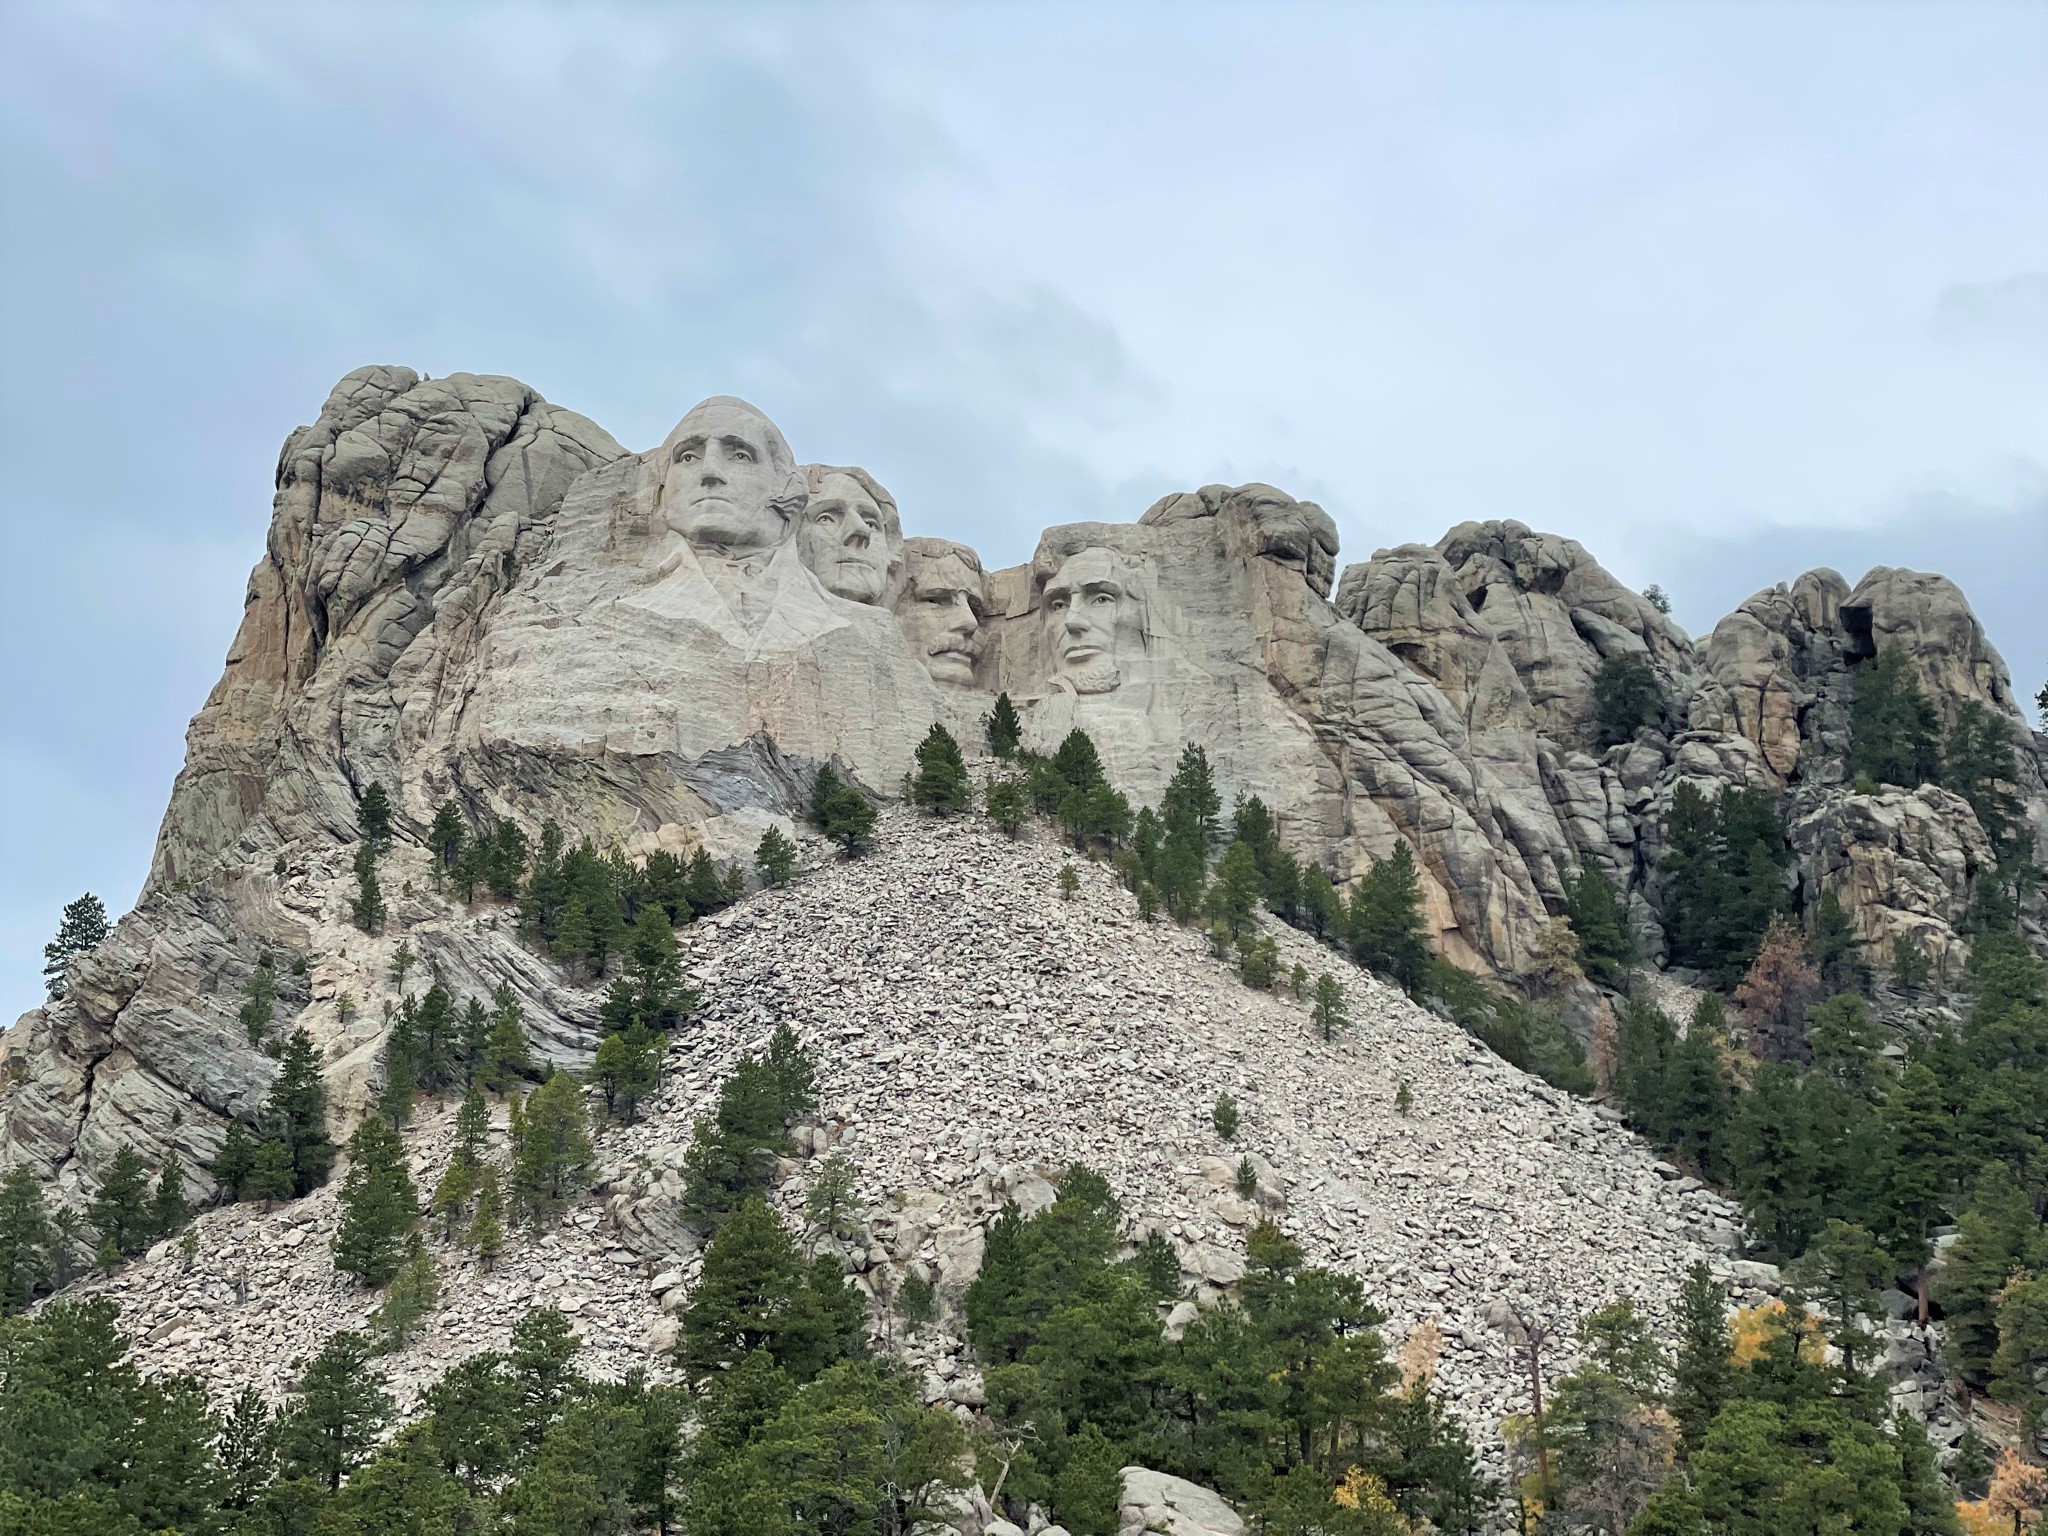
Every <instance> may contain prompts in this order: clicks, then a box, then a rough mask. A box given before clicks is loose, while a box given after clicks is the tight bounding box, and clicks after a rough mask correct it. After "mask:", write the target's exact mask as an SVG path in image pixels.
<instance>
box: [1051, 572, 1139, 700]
mask: <svg viewBox="0 0 2048 1536" xmlns="http://www.w3.org/2000/svg"><path fill="white" fill-rule="evenodd" d="M1039 611H1040V614H1041V616H1042V620H1043V623H1044V625H1045V635H1046V643H1047V648H1048V649H1049V650H1050V652H1051V654H1052V675H1053V681H1054V682H1055V683H1063V684H1065V685H1066V686H1067V687H1069V688H1071V689H1072V690H1073V691H1074V692H1076V693H1109V692H1111V691H1112V690H1114V689H1115V688H1117V687H1118V686H1119V685H1120V684H1121V683H1122V682H1123V680H1124V674H1125V671H1126V669H1127V668H1128V667H1129V666H1130V665H1131V664H1133V663H1134V662H1136V661H1137V660H1138V659H1139V658H1140V657H1141V656H1143V654H1144V650H1145V609H1144V602H1143V600H1142V599H1141V598H1140V597H1139V595H1138V592H1137V587H1136V582H1135V579H1134V577H1133V574H1132V572H1131V571H1130V569H1129V568H1128V567H1127V566H1126V565H1125V563H1124V562H1123V561H1122V560H1120V559H1119V558H1118V557H1117V556H1116V555H1114V554H1113V553H1111V552H1110V551H1109V550H1107V549H1104V548H1101V547H1100V546H1097V547H1095V548H1091V549H1083V550H1079V551H1077V552H1075V553H1074V554H1072V555H1069V556H1068V557H1067V558H1066V559H1065V560H1064V561H1062V562H1061V564H1060V567H1059V569H1058V570H1056V571H1054V572H1053V574H1052V577H1051V579H1050V580H1048V581H1047V582H1046V584H1045V591H1044V593H1043V594H1042V595H1041V598H1040V609H1039Z"/></svg>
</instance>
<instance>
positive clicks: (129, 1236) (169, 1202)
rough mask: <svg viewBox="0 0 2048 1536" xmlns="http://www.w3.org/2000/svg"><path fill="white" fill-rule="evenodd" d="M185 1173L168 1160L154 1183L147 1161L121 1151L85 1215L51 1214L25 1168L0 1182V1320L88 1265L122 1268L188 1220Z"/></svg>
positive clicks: (62, 1209) (63, 1210)
mask: <svg viewBox="0 0 2048 1536" xmlns="http://www.w3.org/2000/svg"><path fill="white" fill-rule="evenodd" d="M191 1217H192V1209H191V1206H190V1205H189V1203H188V1201H187V1196H186V1192H185V1169H184V1165H183V1164H182V1163H180V1162H179V1160H178V1155H177V1153H175V1152H172V1153H170V1154H168V1155H167V1156H166V1157H165V1158H164V1161H163V1165H162V1167H160V1168H159V1169H158V1170H157V1173H156V1178H155V1180H154V1182H152V1181H151V1179H150V1176H149V1167H148V1165H147V1164H146V1163H144V1162H143V1160H142V1154H141V1153H139V1152H137V1151H136V1150H135V1149H134V1148H133V1147H122V1148H121V1149H120V1150H119V1151H117V1152H116V1153H115V1154H114V1157H113V1160H112V1161H111V1162H110V1163H109V1164H108V1167H107V1172H106V1175H105V1177H104V1178H102V1179H101V1180H100V1185H99V1188H98V1189H97V1190H95V1191H94V1193H93V1197H92V1199H91V1201H89V1202H88V1203H87V1205H86V1208H85V1210H84V1212H83V1213H80V1212H78V1211H76V1210H74V1209H72V1208H71V1207H69V1206H59V1207H58V1208H57V1209H55V1210H54V1211H53V1210H52V1209H51V1208H50V1205H49V1202H48V1201H47V1199H46V1198H45V1197H44V1194H43V1186H42V1183H41V1181H39V1180H38V1179H37V1178H36V1176H35V1175H34V1174H33V1173H32V1172H30V1171H29V1169H28V1168H27V1167H26V1166H25V1165H23V1164H20V1163H17V1164H15V1165H13V1166H12V1167H10V1168H9V1169H8V1170H7V1172H6V1174H5V1175H4V1177H0V1314H6V1313H12V1312H18V1311H20V1310H21V1309H22V1308H24V1307H26V1306H27V1305H28V1304H29V1303H30V1302H32V1301H35V1300H37V1299H38V1298H40V1297H42V1296H44V1295H47V1294H48V1293H49V1292H51V1291H54V1290H57V1289H59V1288H61V1287H63V1286H65V1285H68V1284H69V1283H70V1282H71V1281H72V1280H73V1279H75V1278H76V1277H77V1275H78V1274H79V1272H80V1270H81V1269H82V1268H83V1266H84V1265H85V1264H86V1263H87V1262H88V1261H89V1262H91V1263H96V1264H98V1265H99V1266H100V1267H102V1268H104V1269H113V1268H115V1267H117V1266H118V1265H119V1264H120V1263H121V1262H122V1260H124V1259H130V1258H133V1257H134V1256H135V1255H136V1254H138V1253H141V1252H142V1251H143V1250H144V1249H145V1248H147V1247H149V1246H150V1244H152V1243H154V1242H156V1241H157V1240H158V1239H160V1238H165V1237H169V1236H171V1235H172V1234H173V1233H175V1232H177V1231H178V1230H179V1229H180V1228H182V1227H183V1226H184V1225H185V1224H186V1222H188V1221H189V1220H191Z"/></svg>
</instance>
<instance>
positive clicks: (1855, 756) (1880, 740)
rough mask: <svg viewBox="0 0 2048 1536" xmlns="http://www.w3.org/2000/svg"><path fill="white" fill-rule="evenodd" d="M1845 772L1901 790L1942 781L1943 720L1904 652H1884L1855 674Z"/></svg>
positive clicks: (1864, 664) (1865, 663)
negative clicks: (1846, 769)
mask: <svg viewBox="0 0 2048 1536" xmlns="http://www.w3.org/2000/svg"><path fill="white" fill-rule="evenodd" d="M1848 771H1849V775H1850V777H1852V778H1854V777H1857V776H1859V775H1864V774H1867V775H1869V776H1870V777H1871V778H1873V779H1875V780H1876V781H1877V782H1878V783H1880V784H1896V785H1898V786H1899V787H1900V788H1902V789H1912V788H1914V787H1916V786H1917V785H1921V784H1937V783H1939V782H1940V781H1941V718H1940V716H1939V715H1938V714H1936V712H1935V708H1934V705H1933V703H1932V702H1931V701H1930V700H1929V699H1928V697H1927V695H1926V694H1924V693H1922V692H1921V691H1920V683H1919V679H1918V678H1917V677H1915V676H1914V672H1913V664H1912V662H1911V661H1910V660H1908V659H1907V657H1906V654H1905V652H1903V651H1897V650H1891V651H1882V652H1880V653H1879V654H1878V655H1877V656H1875V657H1873V658H1872V659H1871V660H1869V661H1866V662H1864V663H1863V664H1862V665H1861V666H1860V667H1859V668H1858V669H1857V671H1856V696H1855V698H1854V699H1853V700H1852V701H1851V703H1850V705H1849V758H1848Z"/></svg>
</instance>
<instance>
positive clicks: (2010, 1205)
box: [1936, 1162, 2048, 1386]
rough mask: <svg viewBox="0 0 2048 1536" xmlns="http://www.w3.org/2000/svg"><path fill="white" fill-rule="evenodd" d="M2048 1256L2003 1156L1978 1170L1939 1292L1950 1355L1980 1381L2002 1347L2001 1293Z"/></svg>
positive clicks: (2022, 1192) (1959, 1367)
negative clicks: (2002, 1159) (2016, 1278)
mask: <svg viewBox="0 0 2048 1536" xmlns="http://www.w3.org/2000/svg"><path fill="white" fill-rule="evenodd" d="M2044 1262H2048V1239H2044V1238H2043V1236H2042V1227H2041V1223H2040V1220H2039V1219H2038V1218H2037V1217H2036V1216H2035V1215H2034V1207H2033V1204H2032V1202H2031V1201H2030V1200H2029V1199H2028V1198H2027V1193H2026V1191H2025V1190H2024V1189H2023V1188H2022V1187H2021V1186H2020V1184H2019V1182H2018V1181H2017V1180H2015V1179H2014V1178H2013V1176H2012V1172H2011V1170H2010V1169H2008V1168H2007V1167H2006V1165H2005V1164H2004V1163H2002V1162H1993V1163H1990V1164H1987V1165H1986V1166H1985V1167H1984V1169H1983V1170H1982V1171H1981V1172H1980V1173H1979V1174H1978V1175H1977V1182H1976V1185H1975V1187H1974V1189H1973V1191H1972V1194H1971V1198H1970V1204H1969V1208H1968V1209H1967V1210H1965V1211H1964V1212H1963V1213H1962V1215H1961V1216H1960V1217H1959V1218H1957V1222H1956V1240H1955V1244H1954V1246H1952V1247H1951V1248H1950V1249H1949V1250H1948V1253H1947V1254H1946V1255H1945V1256H1944V1259H1943V1262H1942V1266H1941V1283H1940V1286H1939V1287H1938V1289H1937V1292H1936V1296H1937V1299H1938V1300H1939V1301H1940V1302H1941V1310H1942V1318H1943V1322H1944V1323H1945V1325H1946V1328H1947V1331H1948V1345H1949V1358H1950V1360H1951V1362H1952V1363H1953V1364H1954V1365H1955V1368H1956V1369H1957V1370H1958V1371H1960V1372H1961V1373H1962V1374H1963V1375H1964V1376H1966V1377H1968V1378H1969V1379H1970V1380H1971V1381H1973V1382H1975V1383H1977V1384H1978V1385H1979V1386H1982V1385H1984V1384H1985V1383H1986V1382H1987V1381H1988V1380H1989V1379H1990V1372H1991V1358H1992V1356H1993V1355H1994V1354H1996V1353H1997V1350H1998V1298H1999V1296H2000V1294H2001V1293H2002V1292H2003V1291H2004V1290H2005V1288H2006V1285H2007V1284H2008V1282H2010V1281H2011V1280H2012V1278H2013V1277H2014V1275H2016V1274H2018V1273H2020V1272H2022V1271H2024V1270H2026V1269H2028V1268H2029V1267H2030V1266H2032V1265H2034V1264H2038V1263H2044Z"/></svg>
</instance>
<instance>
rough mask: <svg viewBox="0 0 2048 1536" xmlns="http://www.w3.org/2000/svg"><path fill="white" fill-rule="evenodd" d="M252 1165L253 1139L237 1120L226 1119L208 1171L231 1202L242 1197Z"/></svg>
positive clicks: (254, 1158)
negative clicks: (225, 1127) (217, 1148)
mask: <svg viewBox="0 0 2048 1536" xmlns="http://www.w3.org/2000/svg"><path fill="white" fill-rule="evenodd" d="M255 1166H256V1143H255V1141H254V1140H253V1139H252V1138H251V1137H250V1135H249V1132H248V1131H247V1130H246V1129H245V1128H244V1127H243V1125H242V1122H241V1121H239V1120H230V1121H229V1122H228V1128H227V1131H226V1133H225V1134H224V1135H223V1136H222V1137H221V1143H220V1151H219V1152H217V1153H215V1154H214V1159H213V1163H212V1165H211V1167H210V1168H209V1169H208V1171H209V1172H210V1173H211V1174H212V1175H213V1181H214V1183H216V1184H218V1185H219V1186H220V1190H221V1194H222V1196H223V1197H225V1199H226V1200H227V1201H228V1203H229V1204H231V1205H232V1204H233V1203H234V1202H235V1201H237V1200H240V1199H242V1198H243V1195H244V1192H245V1187H246V1186H247V1184H248V1181H249V1173H250V1170H251V1169H253V1168H254V1167H255Z"/></svg>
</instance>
